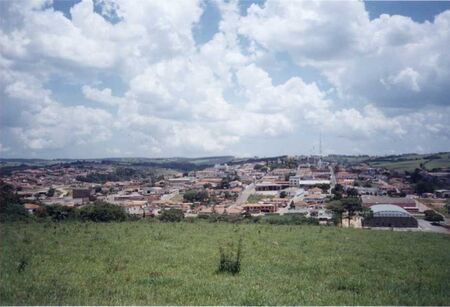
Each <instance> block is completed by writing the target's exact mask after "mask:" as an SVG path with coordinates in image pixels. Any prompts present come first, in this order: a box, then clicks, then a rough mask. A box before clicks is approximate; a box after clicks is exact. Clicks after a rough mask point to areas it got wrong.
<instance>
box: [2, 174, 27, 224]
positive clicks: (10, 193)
mask: <svg viewBox="0 0 450 307" xmlns="http://www.w3.org/2000/svg"><path fill="white" fill-rule="evenodd" d="M28 218H29V215H28V212H27V210H26V209H25V208H24V207H23V206H22V205H21V204H20V199H19V197H18V196H17V194H16V193H15V192H14V187H13V186H12V185H10V184H7V183H3V182H0V221H2V222H5V221H23V220H26V219H28Z"/></svg>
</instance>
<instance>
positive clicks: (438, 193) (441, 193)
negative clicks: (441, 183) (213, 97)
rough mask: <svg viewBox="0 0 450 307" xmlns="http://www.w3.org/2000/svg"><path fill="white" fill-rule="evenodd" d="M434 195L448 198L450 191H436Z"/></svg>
mask: <svg viewBox="0 0 450 307" xmlns="http://www.w3.org/2000/svg"><path fill="white" fill-rule="evenodd" d="M434 194H435V195H436V197H440V198H450V190H436V191H435V192H434Z"/></svg>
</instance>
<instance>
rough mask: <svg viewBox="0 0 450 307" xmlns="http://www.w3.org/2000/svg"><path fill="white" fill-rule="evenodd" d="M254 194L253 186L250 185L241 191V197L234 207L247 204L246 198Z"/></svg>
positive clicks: (252, 184)
mask: <svg viewBox="0 0 450 307" xmlns="http://www.w3.org/2000/svg"><path fill="white" fill-rule="evenodd" d="M254 193H255V184H254V183H251V184H249V185H248V186H246V187H245V189H244V190H242V192H241V195H239V197H238V198H237V199H236V205H242V204H244V203H246V202H247V199H248V197H249V196H250V195H251V194H254Z"/></svg>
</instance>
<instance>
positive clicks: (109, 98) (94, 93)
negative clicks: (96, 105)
mask: <svg viewBox="0 0 450 307" xmlns="http://www.w3.org/2000/svg"><path fill="white" fill-rule="evenodd" d="M81 90H82V92H83V95H84V96H85V97H86V98H87V99H90V100H93V101H97V102H101V103H104V104H106V105H110V106H118V105H120V104H122V103H126V101H125V100H124V99H123V98H122V97H117V96H114V95H113V94H112V91H111V89H110V88H104V89H102V90H99V89H97V88H93V87H90V86H88V85H83V87H82V88H81Z"/></svg>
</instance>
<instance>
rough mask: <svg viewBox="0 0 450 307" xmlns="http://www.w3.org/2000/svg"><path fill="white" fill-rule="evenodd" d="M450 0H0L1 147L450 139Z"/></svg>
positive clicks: (268, 147)
mask: <svg viewBox="0 0 450 307" xmlns="http://www.w3.org/2000/svg"><path fill="white" fill-rule="evenodd" d="M449 50H450V2H366V3H365V2H362V1H355V2H330V1H328V2H324V1H322V2H312V1H300V0H295V1H289V0H283V1H280V0H278V1H272V0H266V1H256V2H255V3H252V2H250V1H247V0H246V1H241V2H238V1H227V2H221V1H213V0H211V1H194V0H192V1H144V0H142V1H129V0H117V1H110V0H86V1H85V0H83V1H81V2H80V1H53V2H52V1H47V0H39V1H6V0H3V1H0V100H1V101H0V156H1V157H30V158H34V157H36V158H37V157H40V158H62V157H67V158H93V157H119V156H121V157H128V156H139V157H167V156H208V155H221V154H232V155H237V156H250V155H252V156H253V155H258V156H268V155H279V154H314V153H318V147H319V146H318V144H319V135H320V134H322V143H323V153H325V154H327V153H347V154H392V153H404V152H435V151H448V150H450V125H449V123H450V52H449Z"/></svg>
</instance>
